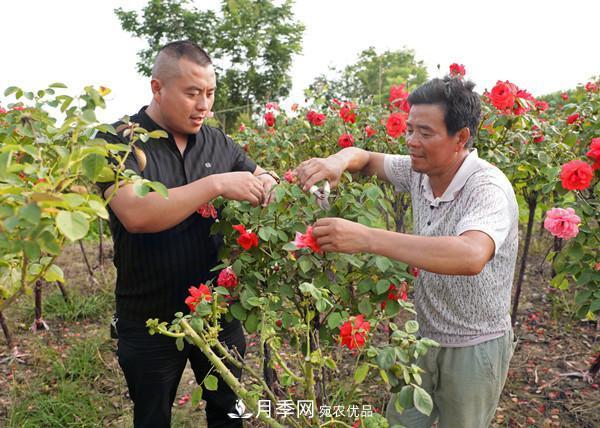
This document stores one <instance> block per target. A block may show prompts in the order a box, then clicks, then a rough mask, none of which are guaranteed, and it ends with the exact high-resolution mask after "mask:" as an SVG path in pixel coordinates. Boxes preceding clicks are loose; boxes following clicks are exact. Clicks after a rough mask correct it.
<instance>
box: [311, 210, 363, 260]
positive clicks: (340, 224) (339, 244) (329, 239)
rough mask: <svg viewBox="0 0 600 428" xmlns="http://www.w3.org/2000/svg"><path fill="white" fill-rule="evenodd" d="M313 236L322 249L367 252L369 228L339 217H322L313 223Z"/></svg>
mask: <svg viewBox="0 0 600 428" xmlns="http://www.w3.org/2000/svg"><path fill="white" fill-rule="evenodd" d="M313 236H314V237H315V238H316V240H317V243H318V244H319V247H321V249H322V250H323V251H334V252H338V253H346V254H354V253H364V252H368V250H369V249H368V240H369V228H368V227H366V226H363V225H362V224H359V223H354V222H352V221H349V220H344V219H341V218H322V219H319V220H317V222H316V223H314V224H313Z"/></svg>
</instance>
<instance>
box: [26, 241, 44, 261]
mask: <svg viewBox="0 0 600 428" xmlns="http://www.w3.org/2000/svg"><path fill="white" fill-rule="evenodd" d="M23 251H24V252H25V255H26V256H27V258H28V259H29V260H31V261H33V260H37V259H39V258H40V256H41V255H42V251H41V250H40V246H39V245H38V243H37V242H36V241H23Z"/></svg>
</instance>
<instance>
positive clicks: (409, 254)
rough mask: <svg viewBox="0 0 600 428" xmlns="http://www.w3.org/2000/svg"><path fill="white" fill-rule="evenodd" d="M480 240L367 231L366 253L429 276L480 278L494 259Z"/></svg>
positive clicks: (380, 230) (462, 237)
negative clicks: (422, 271) (405, 264)
mask: <svg viewBox="0 0 600 428" xmlns="http://www.w3.org/2000/svg"><path fill="white" fill-rule="evenodd" d="M476 233H481V232H476ZM477 239H478V237H477V238H476V239H475V240H473V238H472V237H471V236H417V235H409V234H405V233H396V232H391V231H388V230H383V229H376V228H366V233H365V240H364V242H365V248H364V252H368V253H371V254H377V255H380V256H385V257H389V258H392V259H396V260H399V261H401V262H404V263H407V264H409V265H411V266H415V267H418V268H420V269H424V270H426V271H428V272H433V273H439V274H443V275H477V274H478V273H479V272H481V270H482V269H483V267H484V266H485V264H486V263H487V262H488V260H489V257H490V256H489V251H486V250H485V249H482V247H481V246H480V242H478V241H477ZM484 239H485V238H484ZM492 253H493V247H492Z"/></svg>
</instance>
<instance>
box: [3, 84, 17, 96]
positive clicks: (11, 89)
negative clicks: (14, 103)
mask: <svg viewBox="0 0 600 428" xmlns="http://www.w3.org/2000/svg"><path fill="white" fill-rule="evenodd" d="M19 90H20V89H19V88H17V87H16V86H9V87H8V88H6V89H5V90H4V96H5V97H8V96H9V95H10V94H14V93H15V92H17V91H19Z"/></svg>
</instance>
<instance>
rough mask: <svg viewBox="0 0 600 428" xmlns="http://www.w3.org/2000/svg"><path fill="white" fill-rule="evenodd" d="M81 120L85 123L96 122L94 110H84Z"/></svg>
mask: <svg viewBox="0 0 600 428" xmlns="http://www.w3.org/2000/svg"><path fill="white" fill-rule="evenodd" d="M81 119H83V120H84V121H85V122H87V123H93V122H96V113H94V110H84V111H83V113H82V114H81Z"/></svg>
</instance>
